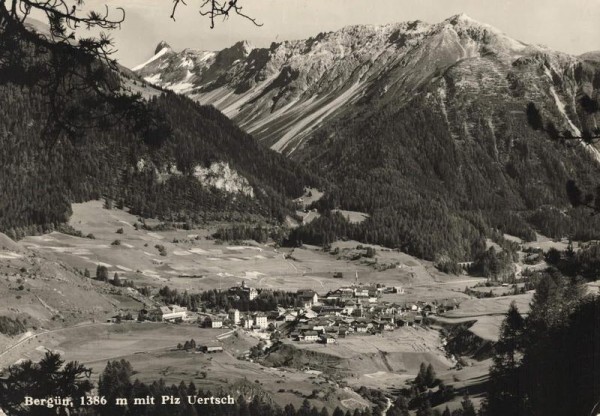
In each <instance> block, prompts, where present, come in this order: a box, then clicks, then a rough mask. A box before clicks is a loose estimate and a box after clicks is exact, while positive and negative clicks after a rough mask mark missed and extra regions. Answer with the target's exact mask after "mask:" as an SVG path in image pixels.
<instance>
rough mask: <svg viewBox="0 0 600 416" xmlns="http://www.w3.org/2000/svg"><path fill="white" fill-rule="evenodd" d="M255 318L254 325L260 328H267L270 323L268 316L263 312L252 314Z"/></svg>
mask: <svg viewBox="0 0 600 416" xmlns="http://www.w3.org/2000/svg"><path fill="white" fill-rule="evenodd" d="M252 318H253V320H254V326H257V327H259V328H260V329H267V327H268V326H269V323H268V322H267V316H266V315H263V314H262V313H257V314H254V315H252Z"/></svg>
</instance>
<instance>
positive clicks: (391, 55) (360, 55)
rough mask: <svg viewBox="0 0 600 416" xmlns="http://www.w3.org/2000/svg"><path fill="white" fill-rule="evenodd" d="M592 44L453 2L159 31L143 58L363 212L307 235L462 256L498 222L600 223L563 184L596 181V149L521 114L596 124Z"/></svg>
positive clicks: (529, 234)
mask: <svg viewBox="0 0 600 416" xmlns="http://www.w3.org/2000/svg"><path fill="white" fill-rule="evenodd" d="M596 56H597V54H594V53H591V54H586V55H583V56H581V57H577V56H572V55H568V54H565V53H561V52H557V51H553V50H551V49H548V48H546V47H543V46H537V45H530V44H526V43H524V42H521V41H517V40H514V39H512V38H510V37H509V36H507V35H505V34H504V33H502V32H501V31H500V30H498V29H496V28H494V27H491V26H489V25H486V24H483V23H479V22H477V21H475V20H473V19H471V18H469V17H468V16H466V15H464V14H460V15H456V16H452V17H450V18H448V19H446V20H444V21H442V22H440V23H437V24H428V23H424V22H421V21H414V22H404V23H397V24H389V25H385V26H350V27H346V28H344V29H341V30H339V31H336V32H329V33H321V34H318V35H317V36H315V37H312V38H309V39H306V40H299V41H286V42H281V43H273V44H271V46H270V47H269V48H252V47H251V46H250V45H248V43H246V42H239V43H237V44H235V45H233V46H232V47H231V48H227V49H224V50H222V51H217V52H212V51H199V50H192V49H186V50H183V51H181V52H176V51H174V50H173V49H172V48H171V47H169V45H168V44H166V43H164V42H162V43H161V44H159V45H158V47H157V48H156V51H155V55H154V56H153V57H152V58H150V60H148V61H147V62H145V63H143V64H142V65H139V66H138V67H136V68H134V72H135V73H137V74H138V75H139V76H141V77H143V78H144V79H145V80H146V81H147V82H149V83H152V84H156V85H159V86H161V87H163V88H167V89H171V90H173V91H176V92H178V93H181V94H185V95H187V96H189V97H190V98H192V99H194V100H196V101H199V102H201V103H204V104H211V105H214V106H215V107H216V108H218V109H220V110H221V111H223V113H224V114H225V115H227V116H228V117H230V118H232V119H233V120H234V121H235V122H236V123H237V124H238V125H239V126H240V127H242V128H243V129H245V130H246V131H247V132H249V133H251V134H252V135H253V136H255V137H256V138H257V139H258V140H259V141H261V142H263V143H264V144H266V145H268V146H270V147H271V148H272V149H274V150H276V151H278V152H282V153H284V154H286V155H288V156H289V157H290V158H292V159H294V160H296V161H300V162H302V163H303V164H304V165H306V166H308V167H309V168H310V169H311V170H312V171H315V172H322V174H323V175H324V176H325V177H326V178H327V179H328V180H329V181H330V183H332V184H333V186H332V187H331V189H329V190H328V192H327V193H326V196H325V197H324V198H323V199H322V200H321V201H320V202H319V204H318V206H319V208H321V209H325V208H342V209H348V210H356V211H361V212H366V213H368V214H369V215H370V217H369V219H368V220H367V221H365V222H363V223H361V224H360V225H350V224H346V223H344V222H343V221H342V222H340V221H338V219H335V218H332V219H329V220H327V219H322V220H321V221H319V222H315V223H314V224H313V225H311V226H307V227H304V228H300V229H299V230H297V231H296V238H297V239H298V240H302V241H304V242H307V241H313V242H320V243H323V242H325V243H326V242H327V241H329V240H330V239H331V238H335V237H339V236H351V237H353V238H357V239H361V240H363V241H371V242H378V243H381V244H385V245H388V246H391V247H400V248H402V249H404V250H406V251H408V252H410V253H412V254H416V255H419V256H422V257H425V258H439V257H440V256H441V257H443V256H445V255H447V256H449V257H452V258H456V259H459V258H470V257H472V256H473V254H474V252H473V247H479V248H477V249H475V251H477V250H480V247H481V244H480V241H481V238H482V237H483V235H487V236H489V235H491V234H490V233H491V232H492V230H498V229H500V230H501V231H503V232H508V233H511V234H516V235H519V236H521V237H523V238H526V239H534V238H535V231H537V232H541V233H544V234H547V235H550V236H553V237H562V236H569V237H573V238H582V239H586V238H591V237H594V238H597V237H600V223H599V222H598V221H597V220H596V219H595V218H594V219H592V220H590V219H589V217H588V216H587V215H585V214H583V213H580V212H578V211H573V210H571V209H570V207H569V204H568V201H567V198H566V195H565V182H566V181H567V180H568V179H576V180H577V181H578V182H579V183H580V184H582V186H587V187H589V188H593V187H594V186H595V185H596V181H597V178H599V177H600V169H599V165H598V150H597V149H596V148H595V147H594V146H583V145H578V144H577V142H576V141H575V142H572V143H571V145H569V146H564V145H561V144H559V143H557V142H553V141H551V140H550V139H549V138H548V137H547V136H546V135H545V134H543V133H541V132H536V131H534V130H532V129H531V128H530V126H529V125H528V123H527V119H526V115H525V109H526V107H527V105H528V103H530V102H533V103H535V105H536V106H537V107H538V108H539V109H540V112H541V114H542V115H543V117H544V119H545V120H546V121H552V123H553V124H554V125H555V126H556V127H557V128H558V130H560V131H565V132H568V134H571V135H573V136H579V135H580V134H581V132H582V131H584V130H593V129H594V128H596V127H597V126H598V121H599V120H598V119H597V116H593V115H589V114H588V113H586V112H585V111H584V110H583V108H582V106H581V103H580V101H581V98H582V97H584V96H588V97H590V98H591V99H593V100H599V92H600V91H599V89H600V64H599V63H598V61H597V60H596V59H595V57H596ZM317 228H319V229H317Z"/></svg>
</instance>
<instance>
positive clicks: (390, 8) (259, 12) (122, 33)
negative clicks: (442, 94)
mask: <svg viewBox="0 0 600 416" xmlns="http://www.w3.org/2000/svg"><path fill="white" fill-rule="evenodd" d="M202 1H203V0H188V1H187V3H188V5H187V6H183V5H182V6H181V8H180V10H179V11H178V14H177V16H176V17H177V21H176V22H173V21H172V20H170V19H169V16H170V12H171V7H172V1H171V0H87V2H86V4H87V6H88V7H96V8H98V7H100V8H101V9H103V8H104V5H105V4H107V5H108V6H109V7H116V6H122V7H124V8H125V10H126V12H127V18H126V21H125V23H124V24H123V26H122V28H121V29H120V30H116V31H113V32H112V37H113V38H114V39H115V41H116V45H117V48H118V49H119V51H118V53H117V54H116V57H117V59H119V61H120V62H121V63H122V64H124V65H125V66H129V67H132V66H135V65H137V64H139V63H141V62H143V61H145V60H146V59H148V58H149V57H150V56H152V55H153V52H154V48H155V46H156V44H158V42H159V41H161V40H165V41H167V42H168V43H169V44H170V45H171V46H172V47H173V48H174V49H176V50H179V49H183V48H186V47H189V48H197V49H205V50H218V49H221V48H223V47H226V46H230V45H231V44H233V43H235V42H237V41H239V40H248V41H249V42H250V43H251V44H253V45H255V46H268V45H269V44H270V43H271V42H272V41H282V40H289V39H303V38H307V37H310V36H314V35H316V34H318V33H319V32H325V31H330V30H336V29H339V28H341V27H343V26H347V25H351V24H383V23H393V22H402V21H406V20H417V19H419V20H423V21H426V22H429V23H437V22H439V21H442V20H444V19H446V18H447V17H450V16H451V15H454V14H457V13H461V12H464V13H466V14H467V15H469V16H470V17H472V18H473V19H475V20H478V21H480V22H483V23H488V24H491V25H492V26H495V27H497V28H498V29H500V30H502V31H503V32H505V33H506V34H508V35H510V36H511V37H513V38H516V39H518V40H521V41H523V42H526V43H540V44H544V45H547V46H549V47H551V48H553V49H557V50H560V51H563V52H568V53H572V54H580V53H583V52H587V51H591V50H599V49H600V0H496V1H492V0H376V1H373V0H238V2H239V4H241V5H243V7H244V12H246V13H247V14H249V15H251V16H253V17H256V18H257V19H258V20H259V21H260V22H261V23H263V26H262V27H255V26H253V25H252V23H250V22H248V21H246V20H244V19H241V18H238V17H232V18H231V19H229V20H228V21H225V22H221V21H218V22H217V23H218V24H217V26H216V27H215V28H214V29H212V30H211V29H210V28H209V22H208V20H207V19H206V18H203V17H202V16H200V15H199V14H198V11H197V10H198V7H199V4H200V3H201V2H202Z"/></svg>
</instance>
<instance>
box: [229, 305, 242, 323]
mask: <svg viewBox="0 0 600 416" xmlns="http://www.w3.org/2000/svg"><path fill="white" fill-rule="evenodd" d="M229 320H230V321H231V322H233V324H234V325H239V324H240V311H239V310H237V309H234V310H231V311H229Z"/></svg>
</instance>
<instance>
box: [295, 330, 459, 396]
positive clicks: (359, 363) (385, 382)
mask: <svg viewBox="0 0 600 416" xmlns="http://www.w3.org/2000/svg"><path fill="white" fill-rule="evenodd" d="M291 345H293V346H294V347H295V348H297V349H299V350H303V351H310V352H313V353H318V356H317V358H311V361H312V362H313V363H314V364H313V365H314V366H315V368H316V369H319V367H318V364H317V363H318V362H319V358H318V357H319V356H330V357H335V358H336V359H337V360H336V361H335V363H336V364H335V365H336V367H339V369H340V371H341V372H343V373H345V374H346V375H347V376H346V377H345V379H346V380H347V381H348V383H349V384H350V385H354V386H356V387H359V386H362V385H364V386H369V387H373V388H378V389H391V388H398V387H402V386H404V384H405V382H406V381H407V380H412V379H414V378H415V377H416V375H417V373H418V372H419V366H420V365H421V363H422V362H427V363H431V364H432V365H433V366H434V368H435V369H436V371H447V370H448V369H449V368H451V367H452V366H454V363H453V362H452V361H451V360H449V359H448V358H447V357H446V354H445V352H444V350H443V346H442V344H441V340H440V337H439V333H438V332H437V331H435V330H431V329H427V328H410V327H408V328H400V329H397V330H395V331H392V332H385V333H383V334H382V335H352V336H348V337H347V338H342V339H338V340H337V341H336V343H335V344H329V345H323V344H313V343H298V342H293V343H291Z"/></svg>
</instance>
